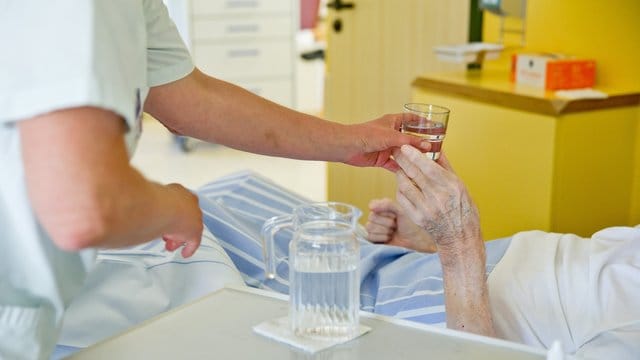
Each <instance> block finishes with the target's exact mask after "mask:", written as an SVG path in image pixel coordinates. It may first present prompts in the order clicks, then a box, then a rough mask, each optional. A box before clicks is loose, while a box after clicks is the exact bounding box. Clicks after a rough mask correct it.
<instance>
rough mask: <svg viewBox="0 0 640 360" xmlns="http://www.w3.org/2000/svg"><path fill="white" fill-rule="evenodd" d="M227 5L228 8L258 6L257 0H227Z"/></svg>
mask: <svg viewBox="0 0 640 360" xmlns="http://www.w3.org/2000/svg"><path fill="white" fill-rule="evenodd" d="M226 7H227V8H228V9H237V8H257V7H258V1H257V0H227V3H226Z"/></svg>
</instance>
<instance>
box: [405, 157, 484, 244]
mask: <svg viewBox="0 0 640 360" xmlns="http://www.w3.org/2000/svg"><path fill="white" fill-rule="evenodd" d="M394 158H395V160H396V161H397V162H398V164H399V166H400V167H401V168H402V170H400V171H398V172H396V177H397V180H398V194H397V198H398V203H399V204H400V205H401V206H402V208H403V209H404V211H405V212H406V214H407V215H408V216H409V218H411V220H413V222H415V223H416V224H418V226H420V227H421V228H423V229H424V230H425V231H426V232H427V233H429V235H431V237H432V238H433V240H434V241H435V243H436V245H437V248H438V251H439V252H441V251H442V250H443V249H444V250H456V249H457V250H461V249H462V250H465V249H467V248H468V247H469V246H472V247H476V248H477V247H478V246H479V245H481V244H482V235H481V232H480V219H479V216H478V209H477V207H476V206H475V204H474V203H473V201H472V200H471V198H470V196H469V193H468V192H467V189H466V187H465V186H464V184H463V183H462V181H461V180H460V179H459V178H458V177H457V176H456V174H455V173H454V172H453V169H452V168H451V165H450V164H449V162H448V161H447V158H446V157H445V156H444V154H441V156H440V159H439V160H437V161H433V160H430V159H428V158H426V157H425V156H424V155H423V154H422V153H420V152H419V151H418V150H416V149H414V148H412V147H411V146H403V147H402V148H401V150H400V151H396V152H394Z"/></svg>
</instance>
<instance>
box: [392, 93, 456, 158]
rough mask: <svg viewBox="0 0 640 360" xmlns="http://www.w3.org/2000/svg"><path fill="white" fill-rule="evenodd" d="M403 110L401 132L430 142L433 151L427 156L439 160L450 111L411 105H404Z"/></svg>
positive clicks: (430, 106)
mask: <svg viewBox="0 0 640 360" xmlns="http://www.w3.org/2000/svg"><path fill="white" fill-rule="evenodd" d="M403 110H404V112H403V114H402V126H401V128H400V129H401V131H402V132H403V133H407V134H411V135H416V136H419V137H421V138H424V139H426V140H427V141H429V143H430V144H431V150H430V151H429V152H427V153H426V155H427V156H428V157H429V158H430V159H432V160H438V158H439V157H440V150H441V149H442V141H443V140H444V137H445V135H446V134H447V125H448V123H449V112H450V111H449V109H447V108H445V107H442V106H438V105H432V104H420V103H409V104H404V109H403Z"/></svg>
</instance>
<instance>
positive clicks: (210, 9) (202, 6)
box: [192, 0, 297, 16]
mask: <svg viewBox="0 0 640 360" xmlns="http://www.w3.org/2000/svg"><path fill="white" fill-rule="evenodd" d="M192 1H193V13H194V15H196V16H203V15H229V14H246V13H262V14H264V13H270V12H272V13H277V12H280V13H291V12H292V11H293V10H294V9H296V8H297V6H295V7H294V6H293V1H289V0H192Z"/></svg>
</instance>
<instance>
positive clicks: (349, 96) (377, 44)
mask: <svg viewBox="0 0 640 360" xmlns="http://www.w3.org/2000/svg"><path fill="white" fill-rule="evenodd" d="M343 2H352V3H354V5H355V7H354V8H353V9H342V10H341V11H336V10H333V9H331V10H330V11H329V14H328V15H329V16H328V19H327V21H328V27H329V35H328V49H327V72H326V82H325V114H326V116H327V118H328V119H330V120H333V121H338V122H341V123H345V124H351V123H357V122H362V121H364V120H368V119H373V118H377V117H379V116H381V115H383V114H385V113H397V112H401V109H402V105H403V103H406V102H409V101H410V99H411V82H412V81H413V80H414V79H415V77H416V76H417V75H418V74H420V73H423V72H427V71H439V70H447V69H448V70H453V69H455V70H461V66H460V65H450V64H445V63H441V62H438V61H437V60H436V58H435V55H434V54H433V51H432V48H433V46H435V45H441V44H447V43H464V42H466V41H467V31H468V30H467V29H468V21H469V0H450V1H440V0H394V1H388V0H387V1H385V0H349V1H343ZM336 21H339V22H340V24H341V29H340V31H339V32H338V31H336V30H335V28H334V23H336ZM327 177H328V178H327V186H328V188H327V190H328V191H327V196H328V198H329V199H330V200H335V201H344V202H349V203H352V204H354V205H356V206H358V207H359V208H361V209H362V210H363V211H365V212H366V211H367V204H368V202H369V200H370V199H373V198H378V197H382V196H387V197H394V196H395V195H394V194H395V178H394V176H393V174H391V173H388V172H386V171H385V170H382V169H362V168H353V167H348V166H345V165H341V164H329V166H328V174H327Z"/></svg>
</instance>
